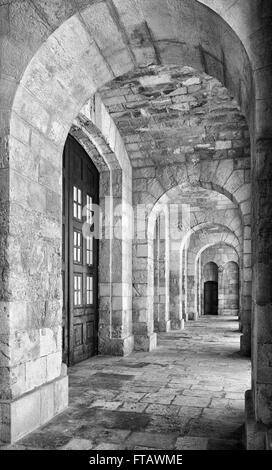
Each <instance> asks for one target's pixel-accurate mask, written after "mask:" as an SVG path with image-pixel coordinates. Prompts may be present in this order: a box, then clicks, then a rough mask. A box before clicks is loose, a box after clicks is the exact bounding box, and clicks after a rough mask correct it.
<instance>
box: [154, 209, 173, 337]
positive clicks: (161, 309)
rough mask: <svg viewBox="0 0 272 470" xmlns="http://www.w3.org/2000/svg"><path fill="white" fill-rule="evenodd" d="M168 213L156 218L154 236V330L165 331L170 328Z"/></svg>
mask: <svg viewBox="0 0 272 470" xmlns="http://www.w3.org/2000/svg"><path fill="white" fill-rule="evenodd" d="M167 218H168V213H167V214H165V216H163V215H160V217H159V218H158V219H157V222H158V232H157V235H158V236H157V237H156V246H157V252H156V250H155V253H156V254H157V259H155V269H156V267H157V277H156V275H155V280H157V285H156V289H157V291H155V299H156V297H157V303H155V302H154V303H155V308H157V311H156V312H154V325H155V331H160V332H167V331H169V330H170V319H169V223H168V220H167Z"/></svg>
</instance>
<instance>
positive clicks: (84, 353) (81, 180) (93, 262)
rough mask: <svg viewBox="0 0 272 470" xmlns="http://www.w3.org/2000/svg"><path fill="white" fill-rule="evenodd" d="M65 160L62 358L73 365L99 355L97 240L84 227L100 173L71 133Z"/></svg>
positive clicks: (97, 197)
mask: <svg viewBox="0 0 272 470" xmlns="http://www.w3.org/2000/svg"><path fill="white" fill-rule="evenodd" d="M63 160H64V163H63V180H64V181H63V189H64V191H63V192H64V201H63V207H64V215H63V230H64V234H63V292H64V295H63V297H64V307H63V360H64V361H65V362H66V363H67V364H68V365H72V364H75V363H77V362H80V361H82V360H84V359H87V358H88V357H91V356H93V355H95V354H97V331H98V302H97V287H98V242H97V240H96V239H94V238H91V237H89V238H85V237H84V236H83V232H82V227H83V224H84V223H85V222H88V221H90V220H91V219H90V217H91V214H92V212H91V209H92V204H98V202H99V201H98V199H99V194H98V191H99V173H98V171H97V169H96V168H95V166H94V165H93V163H92V162H91V160H90V158H89V157H88V155H87V154H86V152H85V151H84V150H83V149H82V147H81V146H80V145H79V144H78V143H77V141H75V140H74V139H73V138H72V137H71V136H68V139H67V142H66V144H65V148H64V158H63ZM85 206H87V210H86V208H85V211H86V213H84V211H83V208H84V207H85ZM83 213H84V215H83Z"/></svg>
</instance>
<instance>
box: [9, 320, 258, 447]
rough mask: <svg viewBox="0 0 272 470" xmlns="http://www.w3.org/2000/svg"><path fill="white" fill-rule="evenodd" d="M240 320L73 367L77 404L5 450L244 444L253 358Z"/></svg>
mask: <svg viewBox="0 0 272 470" xmlns="http://www.w3.org/2000/svg"><path fill="white" fill-rule="evenodd" d="M239 341H240V333H239V332H238V321H237V317H228V316H227V317H226V316H221V317H212V316H210V317H208V316H207V317H201V318H200V319H199V320H198V321H196V322H188V323H187V324H186V328H185V330H180V331H174V332H170V333H161V334H159V338H158V347H157V349H155V350H154V351H152V352H149V353H144V352H138V353H137V352H134V353H132V354H131V355H130V356H128V357H123V358H122V357H106V356H104V357H103V356H97V357H94V358H92V359H89V360H87V361H84V362H82V363H80V364H78V365H76V366H73V367H72V368H71V369H70V370H69V376H70V378H69V391H70V400H69V404H70V406H69V408H68V409H67V410H66V411H64V412H63V413H62V414H60V415H59V416H58V417H56V418H54V419H53V420H52V421H51V422H50V423H49V424H47V425H45V426H44V427H43V428H41V429H39V430H38V431H37V432H34V433H32V434H30V435H29V436H27V437H26V438H24V439H23V440H21V441H19V442H18V443H17V444H16V445H13V446H6V447H5V449H59V450H66V449H75V450H89V449H93V450H101V449H107V450H113V449H121V450H124V449H134V450H142V449H163V450H168V449H177V450H187V449H190V450H201V449H211V450H239V449H241V448H242V431H243V423H244V419H245V418H244V392H245V390H247V389H249V388H250V360H249V359H247V358H245V357H242V356H240V353H239Z"/></svg>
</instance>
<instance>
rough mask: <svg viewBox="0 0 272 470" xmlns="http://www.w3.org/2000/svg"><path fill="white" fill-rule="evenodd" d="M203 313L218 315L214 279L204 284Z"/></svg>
mask: <svg viewBox="0 0 272 470" xmlns="http://www.w3.org/2000/svg"><path fill="white" fill-rule="evenodd" d="M204 315H218V283H217V282H215V281H208V282H205V284H204Z"/></svg>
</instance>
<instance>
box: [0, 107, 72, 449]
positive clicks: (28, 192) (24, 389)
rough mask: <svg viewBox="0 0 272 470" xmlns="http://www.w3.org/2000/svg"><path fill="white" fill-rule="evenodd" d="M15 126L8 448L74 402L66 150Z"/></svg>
mask: <svg viewBox="0 0 272 470" xmlns="http://www.w3.org/2000/svg"><path fill="white" fill-rule="evenodd" d="M15 120H16V121H17V123H15ZM13 124H14V126H13V136H12V137H10V139H9V148H8V151H9V152H8V153H9V169H8V168H6V169H1V174H0V178H1V184H0V186H1V191H0V204H1V211H0V214H1V215H0V227H1V244H0V247H1V248H0V250H1V266H2V276H1V277H2V283H1V299H2V300H1V302H0V328H1V332H0V441H2V442H7V443H8V442H14V441H16V440H18V439H19V438H21V437H22V436H24V435H25V434H27V433H28V432H31V431H33V430H34V429H36V428H38V427H39V426H41V425H42V424H44V423H46V422H47V421H49V420H50V419H52V418H53V416H55V415H56V414H58V413H59V412H61V411H62V410H63V409H64V408H66V407H67V404H68V378H67V372H66V366H64V365H62V280H61V262H62V259H61V241H62V225H61V220H62V210H61V201H62V184H61V169H62V158H61V154H62V149H61V148H58V147H57V146H56V145H54V144H53V143H52V142H50V140H48V139H46V138H45V137H42V136H41V134H40V133H39V132H36V131H35V130H34V129H33V128H32V127H31V126H28V125H27V124H26V123H25V122H24V121H21V120H20V119H19V118H18V117H17V116H15V115H14V121H13Z"/></svg>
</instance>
